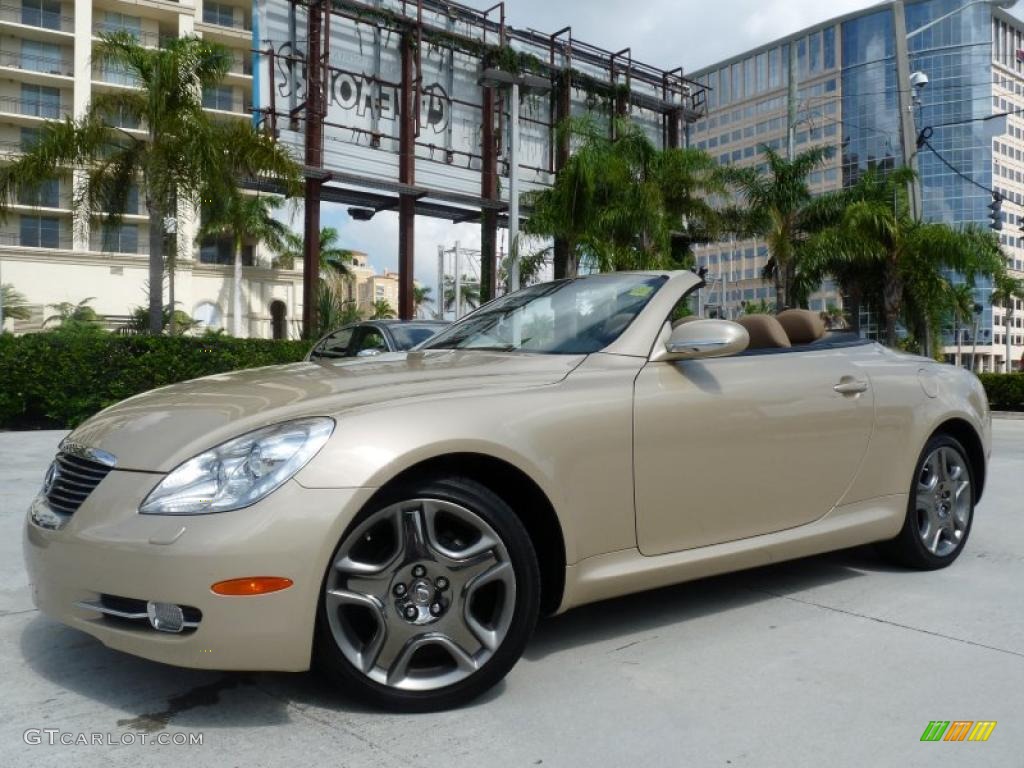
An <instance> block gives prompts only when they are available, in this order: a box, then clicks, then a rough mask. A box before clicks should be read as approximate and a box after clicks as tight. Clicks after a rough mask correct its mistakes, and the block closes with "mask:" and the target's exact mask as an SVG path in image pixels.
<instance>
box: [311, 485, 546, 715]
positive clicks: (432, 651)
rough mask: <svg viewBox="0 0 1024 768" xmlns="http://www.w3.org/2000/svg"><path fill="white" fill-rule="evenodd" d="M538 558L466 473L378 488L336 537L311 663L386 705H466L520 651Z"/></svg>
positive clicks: (505, 511) (534, 607) (497, 503)
mask: <svg viewBox="0 0 1024 768" xmlns="http://www.w3.org/2000/svg"><path fill="white" fill-rule="evenodd" d="M539 610H540V570H539V568H538V565H537V555H536V553H535V552H534V548H533V545H532V543H531V541H530V537H529V535H528V534H527V532H526V529H525V528H524V527H523V524H522V522H521V521H520V520H519V518H518V517H517V516H516V514H515V513H514V512H513V511H512V509H511V508H510V507H509V506H508V504H506V503H505V502H504V501H503V500H502V499H501V498H500V497H498V496H497V495H496V494H494V493H493V492H492V491H491V490H489V489H488V488H487V487H485V486H483V485H481V484H480V483H478V482H476V481H473V480H470V479H468V478H462V477H443V478H437V479H422V480H417V481H411V482H409V483H407V484H404V485H402V486H400V487H396V488H394V489H388V490H385V492H384V494H383V495H381V496H379V497H377V498H375V499H374V500H373V501H372V502H371V504H370V505H369V506H368V507H367V509H365V510H364V511H363V512H362V513H360V514H359V516H358V517H357V518H356V520H355V521H354V522H353V523H352V525H351V526H349V529H348V530H347V531H346V532H345V535H344V536H342V538H341V541H340V542H339V544H338V547H337V549H336V550H335V553H334V555H333V556H332V558H331V562H330V563H329V564H328V565H327V569H326V573H325V576H324V583H323V589H322V590H321V596H320V605H319V608H318V610H317V623H316V635H315V638H314V664H315V665H316V666H317V667H318V668H319V669H321V670H322V671H323V672H324V673H325V674H326V675H327V677H328V679H329V680H330V681H331V682H332V683H333V684H335V685H337V686H338V687H339V688H341V689H342V690H343V691H345V692H349V693H351V694H353V695H355V696H356V697H357V698H359V699H361V700H363V701H366V702H368V703H370V704H372V705H375V706H377V707H380V708H382V709H388V710H393V711H402V712H427V711H434V710H440V709H448V708H451V707H457V706H460V705H462V704H465V703H467V702H469V701H471V700H472V699H474V698H476V697H477V696H479V695H481V694H482V693H484V692H485V691H487V690H488V689H490V688H492V687H493V686H494V685H496V684H497V683H498V682H499V681H500V680H501V679H502V678H504V677H505V675H506V674H507V673H508V672H509V670H511V669H512V667H513V666H514V665H515V663H516V661H518V660H519V657H520V656H521V655H522V652H523V649H524V648H525V647H526V643H527V641H528V640H529V638H530V635H531V633H532V632H533V628H534V625H535V624H536V622H537V615H538V613H539Z"/></svg>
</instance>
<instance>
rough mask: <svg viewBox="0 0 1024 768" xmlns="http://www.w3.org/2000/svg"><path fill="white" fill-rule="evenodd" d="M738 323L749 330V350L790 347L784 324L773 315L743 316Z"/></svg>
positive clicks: (738, 319)
mask: <svg viewBox="0 0 1024 768" xmlns="http://www.w3.org/2000/svg"><path fill="white" fill-rule="evenodd" d="M736 322H737V323H739V324H740V325H742V326H743V327H744V328H746V329H747V333H748V334H749V335H750V343H749V344H747V349H768V348H774V347H790V346H792V344H790V342H789V336H787V335H786V331H785V330H784V329H783V327H782V323H780V322H779V321H778V320H776V319H775V318H774V317H772V316H771V315H741V316H740V317H738V318H737V319H736Z"/></svg>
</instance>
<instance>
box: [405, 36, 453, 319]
mask: <svg viewBox="0 0 1024 768" xmlns="http://www.w3.org/2000/svg"><path fill="white" fill-rule="evenodd" d="M417 41H418V38H417V37H416V36H415V34H414V33H411V32H406V33H405V34H404V35H403V36H402V82H401V86H400V88H399V112H398V115H399V126H398V181H399V183H401V184H408V185H412V184H414V183H415V182H416V134H417V122H418V117H419V104H418V103H417V101H416V98H415V94H416V93H417V92H418V88H416V87H415V83H414V80H415V74H414V70H416V57H417V56H418V48H417V46H416V43H417ZM414 49H417V50H414ZM415 235H416V197H415V196H414V195H409V194H403V195H401V196H400V197H399V201H398V316H399V317H400V318H401V319H402V320H411V319H412V318H413V314H414V313H415V311H416V307H415V300H414V297H413V269H414V266H413V257H414V252H415ZM441 290H442V288H441V287H440V286H439V287H438V292H439V293H440V292H441Z"/></svg>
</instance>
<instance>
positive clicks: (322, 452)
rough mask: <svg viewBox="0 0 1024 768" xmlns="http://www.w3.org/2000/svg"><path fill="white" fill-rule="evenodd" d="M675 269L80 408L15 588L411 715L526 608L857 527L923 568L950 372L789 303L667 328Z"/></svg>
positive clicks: (962, 407) (548, 608)
mask: <svg viewBox="0 0 1024 768" xmlns="http://www.w3.org/2000/svg"><path fill="white" fill-rule="evenodd" d="M699 284H700V283H699V279H698V278H697V277H696V276H695V275H693V274H691V273H689V272H665V273H661V272H645V273H615V274H604V275H594V276H588V277H582V278H578V279H572V280H562V281H555V282H551V283H546V284H542V285H535V286H531V287H529V288H525V289H523V290H521V291H518V292H516V293H513V294H510V295H507V296H504V297H502V298H500V299H497V300H495V301H492V302H491V303H489V304H486V305H485V306H483V307H482V308H480V309H478V310H477V311H475V312H473V313H472V314H470V315H469V316H467V317H466V318H465V319H463V320H462V321H461V322H458V323H456V324H454V325H452V326H449V327H448V328H447V329H445V330H444V331H442V332H441V333H439V334H438V335H437V336H434V337H433V338H431V339H429V340H428V341H426V342H424V343H423V344H421V345H420V347H418V348H416V349H414V350H412V351H410V352H395V353H386V354H382V355H378V356H375V357H372V358H361V359H342V360H337V361H326V362H325V361H320V362H304V363H297V364H293V365H284V366H277V367H272V368H261V369H255V370H248V371H239V372H236V373H230V374H223V375H217V376H210V377H207V378H204V379H198V380H195V381H190V382H185V383H182V384H175V385H173V386H169V387H164V388H162V389H157V390H153V391H151V392H146V393H144V394H141V395H138V396H136V397H133V398H130V399H128V400H125V401H124V402H122V403H119V404H117V405H115V406H113V407H111V408H108V409H107V410H105V411H103V412H101V413H99V414H97V415H96V416H94V417H93V418H92V419H90V420H89V421H87V422H86V423H84V424H83V425H82V426H80V427H79V428H78V429H76V430H75V431H74V432H73V433H71V435H69V436H68V438H67V439H66V440H64V441H63V442H62V443H61V445H60V447H59V449H58V452H57V455H56V458H55V459H54V462H53V464H52V465H51V467H50V468H49V471H48V472H47V474H46V477H45V481H44V484H43V488H42V490H41V491H40V493H39V496H38V497H37V498H36V499H35V501H34V502H33V503H32V505H31V509H30V510H29V512H28V515H27V520H26V525H25V555H26V561H27V564H28V570H29V573H30V577H31V582H32V585H33V593H34V597H35V601H36V603H37V604H38V606H39V607H40V609H42V611H44V612H45V613H47V614H49V615H50V616H52V617H54V618H56V619H58V620H59V621H62V622H64V623H66V624H69V625H70V626H72V627H76V628H78V629H80V630H83V631H85V632H88V633H89V634H91V635H94V636H95V637H97V638H99V639H100V640H101V641H102V642H103V643H105V644H106V645H108V646H110V647H111V648H115V649H119V650H121V651H125V652H127V653H132V654H136V655H139V656H143V657H145V658H148V659H154V660H157V661H161V662H165V663H168V664H176V665H181V666H186V667H207V668H219V669H224V670H294V671H300V670H306V669H308V668H310V667H311V666H313V665H315V666H316V667H317V668H319V669H320V670H322V673H323V674H326V675H328V676H329V677H330V678H331V679H332V680H334V681H335V682H336V684H337V685H338V686H339V688H344V689H345V690H347V691H349V692H351V693H352V694H354V695H356V696H359V697H361V698H363V699H366V700H369V701H371V702H374V703H376V704H377V705H380V706H385V707H390V708H394V709H405V710H422V709H431V708H440V707H448V706H453V705H457V704H460V703H462V702H465V701H467V700H469V699H470V698H471V697H473V696H476V695H478V694H480V693H481V692H482V691H485V690H486V689H488V688H489V687H491V686H493V685H494V684H495V683H496V682H498V681H499V680H500V679H501V678H503V677H504V676H505V675H506V674H507V673H508V672H509V670H511V669H512V667H513V665H514V664H515V662H516V660H517V659H518V658H519V656H520V654H521V653H522V652H523V649H524V647H525V646H526V644H527V642H528V640H529V638H530V633H531V631H532V630H533V627H534V624H535V622H536V621H537V619H538V616H540V615H542V614H550V613H556V612H560V611H566V610H569V609H570V608H573V607H574V606H578V605H581V604H583V603H589V602H592V601H596V600H603V599H606V598H611V597H615V596H618V595H625V594H628V593H632V592H637V591H640V590H646V589H651V588H655V587H660V586H663V585H667V584H672V583H676V582H681V581H686V580H689V579H697V578H701V577H705V576H709V575H711V574H717V573H722V572H725V571H733V570H738V569H742V568H750V567H753V566H759V565H763V564H766V563H772V562H777V561H780V560H785V559H789V558H797V557H803V556H805V555H811V554H814V553H819V552H825V551H828V550H835V549H840V548H844V547H852V546H855V545H861V544H866V543H870V542H878V543H879V544H880V546H881V548H882V549H883V550H884V551H885V552H886V553H887V554H888V555H889V556H891V557H892V558H895V559H896V560H898V561H899V562H901V563H903V564H905V565H906V566H908V567H912V568H918V569H934V568H941V567H943V566H947V565H949V564H950V563H951V562H953V561H954V560H955V559H956V558H957V556H958V555H959V554H960V552H961V551H962V550H963V548H964V546H965V544H966V542H967V538H968V535H969V533H970V530H971V522H972V518H973V513H974V509H975V505H976V504H977V503H978V500H979V498H980V497H981V494H982V490H983V488H984V485H985V472H986V462H987V457H988V455H989V446H990V431H991V424H990V416H989V412H988V405H987V402H986V399H985V394H984V391H983V390H982V387H981V386H980V384H979V382H978V380H977V379H976V377H975V376H973V375H972V374H970V373H968V372H967V371H964V370H961V369H957V368H954V367H951V366H946V365H941V364H938V363H936V362H935V361H933V360H929V359H926V358H921V357H913V356H910V355H906V354H901V353H897V352H894V351H891V350H889V349H885V348H884V347H882V346H880V345H878V344H876V343H873V342H870V341H865V340H861V339H860V338H857V336H856V335H855V334H842V333H833V332H826V330H825V327H824V325H823V324H822V322H821V320H820V318H819V317H817V316H816V315H815V314H814V313H811V312H806V311H800V310H790V311H785V312H782V313H780V314H779V315H778V316H770V315H749V316H745V317H741V318H740V319H739V320H738V321H737V322H730V321H726V320H705V319H699V318H694V317H692V316H686V315H687V314H688V310H687V307H689V306H692V302H691V298H692V296H691V294H693V292H694V291H695V290H696V289H697V288H698V286H699Z"/></svg>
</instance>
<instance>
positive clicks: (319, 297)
mask: <svg viewBox="0 0 1024 768" xmlns="http://www.w3.org/2000/svg"><path fill="white" fill-rule="evenodd" d="M316 310H317V311H316V317H317V330H316V334H314V335H316V336H322V335H324V334H325V333H328V332H329V331H333V330H335V329H337V328H341V327H342V326H343V325H348V324H349V323H354V322H356V321H357V320H359V319H360V315H359V309H358V308H357V307H356V303H355V301H354V300H353V299H346V298H345V297H344V293H343V291H342V290H341V288H340V286H339V285H338V283H337V281H335V280H321V281H320V282H319V283H318V285H317V292H316Z"/></svg>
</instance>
